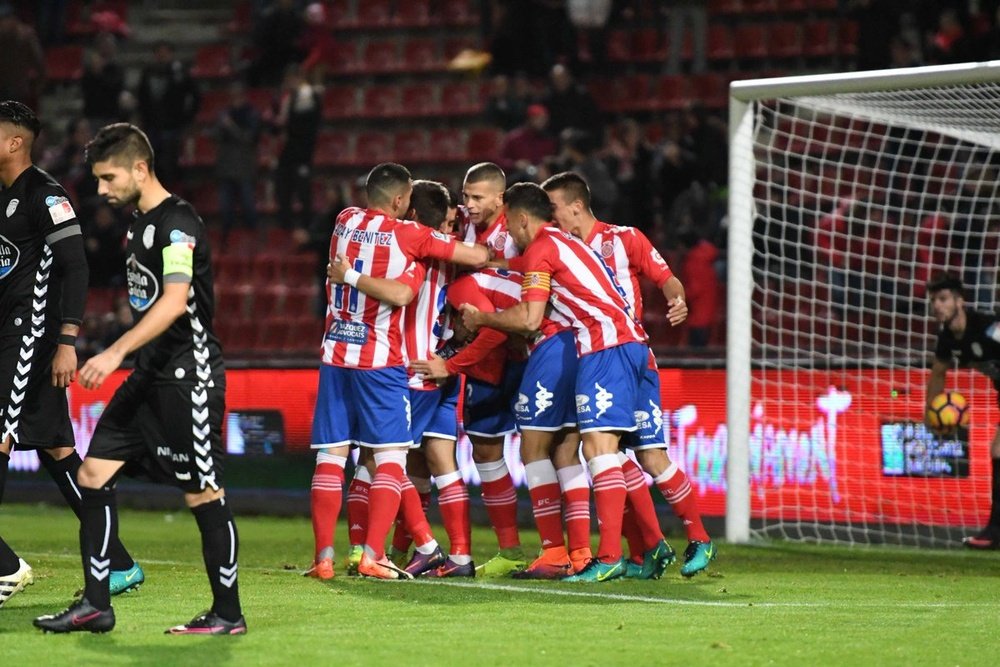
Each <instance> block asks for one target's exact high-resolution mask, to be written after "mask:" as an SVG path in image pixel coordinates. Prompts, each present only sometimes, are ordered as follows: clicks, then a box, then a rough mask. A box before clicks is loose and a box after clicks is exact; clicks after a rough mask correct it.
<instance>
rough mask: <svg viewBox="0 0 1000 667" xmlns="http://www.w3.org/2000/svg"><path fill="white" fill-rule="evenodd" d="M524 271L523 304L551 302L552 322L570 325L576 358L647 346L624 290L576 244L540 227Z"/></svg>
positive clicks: (585, 248)
mask: <svg viewBox="0 0 1000 667" xmlns="http://www.w3.org/2000/svg"><path fill="white" fill-rule="evenodd" d="M522 266H523V267H524V283H523V285H522V292H521V298H522V300H524V301H549V305H550V306H551V310H552V313H551V315H552V319H553V320H556V321H558V320H559V319H562V320H564V321H566V322H568V323H569V324H571V325H572V327H573V330H574V334H575V337H576V347H577V352H578V353H579V354H581V355H584V354H590V353H591V352H598V351H600V350H603V349H606V348H609V347H615V346H617V345H624V344H625V343H645V342H646V332H645V331H644V330H643V328H642V325H641V324H639V323H638V322H637V321H636V320H635V319H634V313H633V312H632V306H631V304H630V303H628V301H627V300H626V297H625V290H624V289H622V288H621V286H620V285H618V281H617V280H616V279H615V276H614V274H613V273H612V271H611V269H610V268H608V266H607V265H606V264H605V263H604V262H603V261H602V260H601V258H600V256H599V255H598V254H597V253H595V252H594V251H593V250H592V249H591V248H590V247H589V246H588V245H586V244H585V243H584V242H583V241H581V240H580V239H578V238H576V237H575V236H570V235H569V234H566V233H564V232H561V231H559V229H557V228H555V227H544V228H542V229H541V230H540V231H539V232H538V234H537V235H536V236H535V238H534V239H533V240H532V241H531V243H530V244H528V247H527V248H526V249H525V251H524V256H523V259H522Z"/></svg>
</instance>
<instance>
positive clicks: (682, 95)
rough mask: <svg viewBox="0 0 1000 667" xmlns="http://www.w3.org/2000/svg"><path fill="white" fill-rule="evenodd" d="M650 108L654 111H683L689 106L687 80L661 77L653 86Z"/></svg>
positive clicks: (679, 77) (677, 77) (678, 77)
mask: <svg viewBox="0 0 1000 667" xmlns="http://www.w3.org/2000/svg"><path fill="white" fill-rule="evenodd" d="M648 100H649V102H648V108H650V109H652V110H654V111H667V110H675V109H683V108H684V106H685V105H686V104H687V101H688V100H687V79H686V78H685V77H683V76H661V77H660V78H659V79H658V80H657V81H656V82H654V84H653V95H652V97H650V98H648Z"/></svg>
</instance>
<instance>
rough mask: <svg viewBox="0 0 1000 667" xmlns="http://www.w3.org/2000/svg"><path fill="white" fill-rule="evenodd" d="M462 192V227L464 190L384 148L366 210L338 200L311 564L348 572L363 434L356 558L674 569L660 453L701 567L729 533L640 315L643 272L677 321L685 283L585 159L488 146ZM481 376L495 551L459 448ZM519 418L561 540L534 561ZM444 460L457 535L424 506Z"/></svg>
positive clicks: (353, 567) (472, 418)
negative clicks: (478, 536) (472, 525)
mask: <svg viewBox="0 0 1000 667" xmlns="http://www.w3.org/2000/svg"><path fill="white" fill-rule="evenodd" d="M462 196H463V199H464V204H465V205H464V213H465V214H466V215H464V216H462V217H463V220H462V221H461V224H459V226H458V228H457V229H453V226H454V221H455V218H456V216H457V213H458V210H459V208H460V207H457V206H454V205H452V202H450V200H449V196H448V192H447V190H446V189H445V188H444V186H443V185H441V184H439V183H433V182H429V181H415V182H414V181H413V180H412V179H411V176H410V173H409V171H408V170H407V169H406V168H405V167H403V166H401V165H398V164H392V163H385V164H380V165H378V166H376V167H375V168H374V169H372V170H371V172H370V173H369V175H368V179H367V197H368V204H367V208H348V209H346V210H345V211H343V212H342V213H341V214H340V216H339V217H338V218H337V221H336V226H335V228H334V230H333V239H332V242H331V247H330V257H331V263H330V266H329V270H328V277H329V281H328V297H329V303H328V308H327V318H326V333H325V336H324V340H323V366H322V368H321V370H320V380H319V395H318V400H317V404H316V412H315V418H314V421H313V445H312V446H313V447H314V448H315V449H317V450H319V451H318V454H317V465H316V471H315V475H314V477H313V483H312V516H313V529H314V534H315V540H316V556H315V561H314V563H313V566H312V567H311V568H310V569H309V571H308V572H306V574H307V575H308V576H313V577H317V578H320V579H329V578H331V577H333V576H334V551H333V541H334V540H333V537H334V535H333V534H334V526H335V525H336V521H337V518H338V515H339V513H340V509H341V499H342V496H343V483H344V468H345V465H346V462H347V457H348V455H349V453H350V448H351V447H359V448H360V450H361V451H360V453H359V457H358V466H357V469H356V473H355V476H354V478H353V481H352V482H351V485H350V487H349V489H348V492H347V520H348V524H349V531H350V542H351V551H350V554H349V555H348V557H347V571H348V573H351V574H360V575H362V576H366V577H374V578H379V579H411V578H413V577H415V576H424V577H472V576H503V575H511V576H514V577H516V578H524V579H562V580H565V581H570V582H603V581H610V580H613V579H617V578H619V577H632V578H639V579H654V578H658V577H660V576H661V575H662V574H663V572H664V571H665V569H666V568H667V566H668V565H670V564H671V563H673V562H674V561H675V560H676V554H675V552H674V550H673V549H671V547H670V546H669V545H668V544H667V543H666V541H665V540H664V538H663V534H662V532H661V529H660V524H659V521H658V519H657V516H656V513H655V509H654V504H653V499H652V496H651V495H650V492H649V489H648V487H647V485H646V481H645V477H644V475H643V470H645V471H646V472H647V473H649V474H650V475H651V476H652V477H653V480H654V482H655V484H656V485H657V487H658V488H659V489H660V490H661V491H662V493H663V494H664V496H665V497H666V499H667V501H668V502H669V503H670V504H671V505H672V507H673V508H674V510H675V512H676V513H677V515H678V516H679V517H680V518H681V519H682V521H683V523H684V526H685V529H686V531H687V537H688V540H689V543H688V546H687V549H686V550H685V552H684V563H683V565H682V566H681V573H682V574H683V575H685V576H692V575H694V574H697V573H698V572H700V571H702V570H704V569H705V568H706V567H707V566H708V564H709V562H710V561H711V560H712V559H714V558H715V556H716V550H715V546H714V544H713V543H712V541H711V539H710V538H709V536H708V534H707V533H706V532H705V529H704V526H703V525H702V522H701V517H700V515H699V512H698V508H697V505H696V502H695V498H694V495H693V494H692V488H691V485H690V483H689V482H688V480H687V477H686V476H685V474H684V472H683V471H682V470H680V468H678V466H677V465H676V464H674V463H673V462H671V461H670V459H669V457H668V456H667V441H666V429H665V428H664V427H663V420H662V409H661V406H660V386H659V374H658V371H657V368H656V363H655V359H654V358H653V356H652V354H651V353H650V350H649V348H648V347H647V345H646V340H647V336H646V333H645V331H644V330H643V328H642V324H641V321H642V319H641V314H642V301H641V297H640V289H639V279H640V278H643V277H644V278H647V279H649V280H651V281H653V282H655V283H656V285H657V286H658V287H659V288H660V289H661V290H662V292H663V294H664V297H665V298H666V299H667V301H668V303H669V310H668V311H667V319H668V320H669V321H670V323H671V324H673V325H676V324H679V323H681V322H683V321H684V319H685V317H686V315H687V306H686V304H685V302H684V288H683V286H682V284H681V282H680V281H679V280H678V279H677V277H676V276H674V275H673V273H672V272H671V271H670V268H669V267H668V266H667V264H666V262H665V261H664V260H663V258H662V257H661V256H660V254H659V253H658V252H657V251H656V249H655V248H653V246H652V245H651V244H650V242H649V240H648V239H647V238H646V237H645V236H644V235H643V234H642V232H640V231H638V230H637V229H634V228H630V227H617V226H613V225H610V224H607V223H604V222H602V221H599V220H597V219H595V218H594V215H593V213H592V212H591V209H590V190H589V187H588V186H587V183H586V182H585V181H584V179H583V178H581V177H580V176H578V175H576V174H574V173H562V174H557V175H555V176H553V177H551V178H550V179H548V180H547V181H545V182H544V183H543V184H542V185H541V186H538V185H535V184H529V183H518V184H515V185H513V186H511V187H509V188H508V187H507V184H506V177H505V175H504V173H503V171H502V170H501V169H500V167H498V166H497V165H495V164H492V163H481V164H477V165H475V166H473V167H472V168H470V169H469V170H468V172H467V174H466V176H465V179H464V182H463V192H462ZM462 376H464V386H465V394H464V405H463V410H464V414H463V425H464V428H465V431H466V433H467V434H468V435H469V437H470V439H471V441H472V446H473V460H474V461H475V464H476V468H477V469H478V472H479V476H480V478H481V480H482V495H483V500H484V504H485V505H486V509H487V512H488V515H489V518H490V522H491V524H492V526H493V528H494V531H495V532H496V536H497V541H498V547H499V549H498V552H497V554H496V556H494V557H493V558H492V559H490V560H489V561H487V562H486V563H483V564H481V565H480V566H479V567H476V566H475V565H474V563H473V562H472V557H471V555H470V554H471V551H470V529H469V514H468V504H469V503H468V493H467V491H466V489H465V485H464V481H463V478H462V476H461V473H460V471H459V469H458V465H457V462H456V459H455V443H456V438H457V430H458V415H457V407H456V406H457V404H458V400H457V399H458V392H459V388H460V386H461V382H462V380H463V378H462ZM515 431H517V432H519V433H520V447H521V451H520V454H521V460H522V462H523V463H524V467H525V473H526V477H527V482H528V489H529V494H530V496H531V504H532V512H533V514H534V518H535V525H536V527H537V529H538V533H539V537H540V539H541V545H542V549H541V553H540V554H539V555H538V557H537V558H534V559H529V558H527V556H526V554H525V553H524V551H523V550H522V548H521V543H520V538H519V535H518V527H517V495H516V493H515V490H514V485H513V482H512V479H511V475H510V472H509V470H508V469H507V464H506V461H505V459H504V456H503V445H504V440H505V437H506V436H508V435H509V434H512V433H514V432H515ZM628 450H632V452H634V455H635V459H636V460H637V461H638V464H637V463H636V462H635V461H634V460H633V459H632V458H631V457H629V456H628V455H627V453H626V452H627V451H628ZM581 451H582V457H583V460H584V461H585V462H586V467H585V466H584V464H583V463H582V462H581ZM588 469H589V473H590V474H589V476H588V474H587V472H588ZM431 476H433V478H434V481H435V484H436V486H437V488H438V493H439V496H438V502H439V505H440V513H441V517H442V519H443V523H444V528H445V531H446V532H447V534H448V539H449V548H448V551H447V553H446V552H445V551H444V550H443V549H442V548H441V547H440V545H439V544H438V543H437V541H436V540H435V539H434V536H433V535H432V533H431V531H430V528H429V524H428V522H427V519H426V517H425V509H426V507H427V502H428V500H429V498H430V491H431V489H430V477H431ZM591 486H592V487H593V491H594V498H595V505H596V508H597V515H598V516H597V518H598V525H599V527H600V540H599V543H598V547H597V550H596V552H594V551H593V550H592V545H591V539H590V523H591V517H590V490H591ZM394 525H395V531H394V535H393V537H392V541H391V547H389V548H388V549H386V542H387V540H388V537H389V532H390V531H391V530H392V529H393V526H394ZM623 535H624V537H625V538H626V540H627V542H628V546H629V554H628V558H625V557H624V556H623V553H622V547H621V541H622V536H623ZM411 544H412V546H413V553H412V555H411V554H410V552H409V548H410V546H411Z"/></svg>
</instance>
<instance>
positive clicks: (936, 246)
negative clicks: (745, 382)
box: [750, 83, 1000, 546]
mask: <svg viewBox="0 0 1000 667" xmlns="http://www.w3.org/2000/svg"><path fill="white" fill-rule="evenodd" d="M753 110H754V114H755V116H754V135H753V149H754V162H755V164H754V174H755V179H754V190H753V204H754V215H755V220H754V230H753V240H754V259H753V269H754V312H753V318H752V322H753V325H752V327H753V328H752V331H753V345H752V361H753V367H754V369H755V370H754V372H753V377H752V384H751V387H752V389H751V411H752V420H751V446H750V454H751V516H752V517H753V521H752V526H753V530H754V532H755V533H756V535H757V536H771V537H774V536H779V537H784V538H789V539H809V540H820V541H827V540H831V541H837V542H851V543H854V542H861V543H902V544H907V543H920V544H926V543H932V544H936V545H939V546H943V545H949V544H955V543H956V542H955V540H956V539H957V538H958V537H959V536H961V535H963V534H966V532H967V531H968V530H969V529H971V528H976V527H980V526H981V525H982V524H983V523H984V522H985V519H986V516H987V515H988V513H989V506H990V491H989V480H990V455H989V443H990V440H991V438H992V436H993V428H994V426H993V425H995V424H996V423H997V414H996V398H995V392H993V390H992V387H991V384H990V382H989V381H988V380H987V379H986V378H984V377H982V376H981V375H977V374H975V373H974V372H973V371H967V370H958V371H955V370H953V371H950V372H949V376H948V382H947V388H949V389H952V390H957V391H959V392H961V393H963V394H964V395H965V396H966V397H967V398H968V399H969V401H970V403H971V405H972V422H973V425H972V427H971V429H970V431H969V433H968V434H967V435H968V442H967V446H966V443H963V442H962V440H961V439H959V440H956V441H943V442H942V441H941V440H940V439H932V438H931V437H930V436H929V435H925V434H923V433H922V428H921V427H920V426H919V425H916V423H917V422H920V421H921V420H922V415H923V404H924V391H925V386H926V381H927V372H928V371H927V367H928V362H929V360H930V356H931V352H932V350H933V346H934V341H935V337H936V332H937V324H936V323H935V322H934V321H933V319H932V317H931V314H930V312H929V309H928V304H927V298H926V294H925V283H926V282H927V280H928V279H929V278H930V277H931V276H932V275H935V274H936V273H937V272H942V271H949V272H952V273H954V274H956V275H958V276H960V277H962V278H963V280H964V282H965V285H966V304H967V305H970V306H974V307H975V308H976V309H978V310H985V311H991V312H992V311H993V309H994V306H996V290H997V266H998V260H1000V257H998V255H1000V249H998V246H1000V243H998V240H1000V234H998V231H1000V201H998V197H997V194H998V186H1000V179H998V165H1000V156H998V151H1000V83H994V84H977V85H962V86H952V87H936V88H927V89H920V90H905V91H892V92H866V93H850V94H836V95H826V96H810V97H797V98H788V99H776V100H762V101H757V102H755V103H754V107H753Z"/></svg>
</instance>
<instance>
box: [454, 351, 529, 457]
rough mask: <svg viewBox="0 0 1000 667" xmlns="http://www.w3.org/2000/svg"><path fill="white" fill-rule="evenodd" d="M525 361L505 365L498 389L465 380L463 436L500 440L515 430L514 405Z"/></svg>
mask: <svg viewBox="0 0 1000 667" xmlns="http://www.w3.org/2000/svg"><path fill="white" fill-rule="evenodd" d="M525 365H527V362H526V361H515V362H508V363H507V366H506V367H505V368H504V371H503V378H501V380H500V384H499V385H495V384H489V383H487V382H482V381H480V380H475V379H473V378H470V377H469V376H466V377H465V409H464V411H465V415H464V420H463V421H464V425H465V432H466V433H468V434H469V435H475V436H479V437H481V438H499V437H503V436H505V435H507V434H509V433H513V432H514V431H516V430H517V428H516V427H515V425H514V401H516V400H517V389H518V387H520V386H521V378H522V377H524V367H525Z"/></svg>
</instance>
